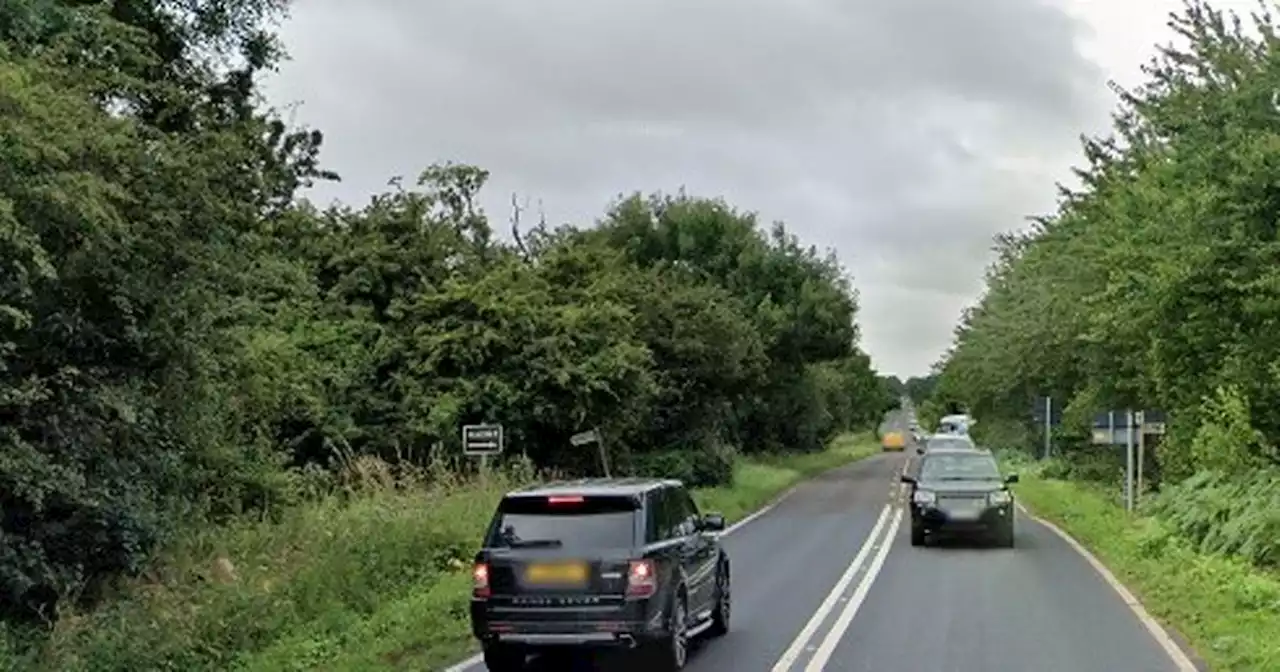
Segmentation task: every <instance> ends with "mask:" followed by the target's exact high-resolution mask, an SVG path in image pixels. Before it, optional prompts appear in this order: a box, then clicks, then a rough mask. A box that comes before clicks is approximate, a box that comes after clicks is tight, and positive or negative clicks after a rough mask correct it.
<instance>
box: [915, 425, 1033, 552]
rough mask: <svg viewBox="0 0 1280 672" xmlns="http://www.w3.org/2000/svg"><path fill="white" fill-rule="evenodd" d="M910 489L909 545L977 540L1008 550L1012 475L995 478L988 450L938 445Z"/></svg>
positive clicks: (923, 462)
mask: <svg viewBox="0 0 1280 672" xmlns="http://www.w3.org/2000/svg"><path fill="white" fill-rule="evenodd" d="M902 482H904V483H909V484H910V485H911V545H912V546H923V545H925V544H926V543H927V542H928V541H929V540H930V539H931V538H932V537H934V536H935V535H943V534H946V535H965V536H981V537H984V538H986V539H990V540H992V541H994V542H995V543H996V544H997V545H999V546H1004V547H1007V548H1012V547H1013V544H1014V537H1013V529H1014V527H1013V519H1014V511H1013V509H1014V507H1013V493H1012V492H1010V491H1009V484H1010V483H1016V482H1018V476H1017V474H1010V475H1009V476H1007V477H1002V476H1001V475H1000V467H999V466H998V465H997V464H996V459H995V457H994V456H992V454H991V453H990V452H989V451H986V450H977V449H973V448H963V447H955V448H953V447H945V448H942V447H939V448H934V449H932V450H929V451H927V452H926V453H925V454H924V456H923V457H922V458H920V466H919V469H918V470H917V472H916V476H914V477H912V476H907V475H905V474H904V475H903V476H902Z"/></svg>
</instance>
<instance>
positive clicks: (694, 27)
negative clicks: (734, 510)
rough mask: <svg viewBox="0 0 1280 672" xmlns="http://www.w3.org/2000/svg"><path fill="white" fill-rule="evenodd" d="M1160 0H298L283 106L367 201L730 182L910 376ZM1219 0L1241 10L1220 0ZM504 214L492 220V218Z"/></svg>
mask: <svg viewBox="0 0 1280 672" xmlns="http://www.w3.org/2000/svg"><path fill="white" fill-rule="evenodd" d="M1179 5H1180V3H1179V2H1177V0H963V1H961V0H787V1H785V2H783V1H779V0H770V1H765V0H700V1H698V2H688V1H687V0H684V1H674V0H538V1H537V2H528V1H521V0H430V1H426V2H409V1H408V0H395V1H392V0H360V1H359V2H356V1H354V0H296V4H295V7H294V10H293V17H292V18H291V19H290V20H289V21H288V22H287V23H286V24H285V25H284V27H283V31H282V33H283V37H284V39H285V41H286V44H287V46H288V48H289V50H290V53H291V55H292V57H293V60H292V61H291V62H290V63H287V64H285V65H284V66H283V67H282V69H281V72H280V74H279V75H278V76H277V77H276V78H275V79H273V80H272V81H271V82H269V85H268V95H269V97H270V99H271V101H272V102H273V103H274V104H275V105H277V106H280V107H283V106H286V105H291V104H298V103H300V105H299V106H298V107H297V108H296V120H297V122H298V123H305V124H307V125H311V126H315V127H318V128H320V129H321V130H323V131H324V132H325V137H326V143H325V152H324V156H325V160H326V163H327V165H328V167H329V168H331V169H334V170H337V171H338V172H339V173H340V174H341V175H342V176H343V182H342V183H341V184H332V185H324V186H323V187H322V188H320V189H318V190H316V192H314V193H312V194H311V196H312V197H313V198H315V199H317V200H319V201H321V202H328V201H329V200H331V199H335V198H337V199H341V200H343V201H346V202H349V203H352V204H362V203H363V202H364V201H365V200H366V199H367V198H368V197H369V195H371V194H373V193H376V192H378V191H381V190H383V189H384V188H385V187H386V183H387V180H388V179H389V178H391V177H393V176H397V175H405V176H407V177H414V176H416V174H417V173H418V171H419V170H421V169H422V168H423V167H425V166H426V165H428V164H430V163H433V162H436V161H443V160H454V161H460V162H466V163H472V164H476V165H479V166H481V167H483V168H486V169H488V170H490V171H492V174H493V177H492V180H491V182H490V187H489V189H488V191H487V194H486V198H485V204H486V208H487V210H488V211H489V214H490V216H491V217H492V218H493V219H496V220H498V221H499V222H503V221H505V220H506V218H507V216H508V214H509V205H508V203H509V201H510V197H511V193H512V192H518V193H520V194H521V195H522V196H528V197H531V198H533V199H535V202H536V200H537V199H541V201H542V202H543V205H544V209H545V212H546V215H547V218H548V220H550V221H551V223H553V224H556V223H561V222H573V223H580V224H589V223H591V222H593V221H594V220H595V219H596V218H597V217H599V216H600V215H601V213H602V212H603V211H604V209H605V207H606V206H607V205H608V203H609V202H610V201H611V200H612V199H613V198H614V197H615V196H617V195H618V194H619V193H622V192H628V193H629V192H632V191H635V190H641V191H645V192H650V191H655V190H662V191H675V190H676V189H678V188H680V187H681V186H684V187H686V188H687V189H688V190H689V191H690V192H691V193H694V194H697V195H706V196H723V197H725V198H726V199H728V200H729V201H730V202H731V203H733V204H734V205H737V206H739V207H741V208H743V209H747V210H752V211H756V212H758V213H759V214H760V217H761V218H762V219H763V220H765V221H770V220H783V221H785V222H786V223H787V225H788V226H789V228H791V230H793V231H794V232H796V233H797V234H798V235H799V236H800V237H801V238H802V239H803V240H804V241H806V242H808V243H812V244H815V245H818V246H820V247H824V248H827V247H830V248H835V249H836V251H837V252H838V253H839V256H840V258H841V260H842V261H843V262H844V264H845V265H846V267H847V268H848V270H849V271H850V273H851V274H852V275H853V277H854V281H855V284H856V285H857V287H858V289H859V291H860V294H861V305H862V308H861V313H860V320H859V321H860V323H861V325H862V333H863V347H864V348H865V349H866V350H867V351H868V352H870V354H871V355H872V357H873V358H874V362H875V365H876V367H877V368H879V369H880V370H881V371H882V372H884V373H892V374H897V375H899V376H902V377H903V378H906V377H907V376H910V375H918V374H923V373H926V372H927V371H928V369H929V367H930V365H931V364H932V363H933V362H934V361H936V360H937V359H938V357H939V356H940V355H941V353H942V352H943V351H944V350H945V349H946V347H947V346H948V345H949V343H950V342H951V338H952V329H953V327H954V324H955V322H956V319H957V317H958V316H959V313H960V311H961V309H962V308H963V307H964V306H965V305H968V304H970V303H972V302H973V301H975V300H976V298H977V297H978V295H979V294H980V292H981V290H982V272H983V269H984V267H985V266H986V264H987V263H988V261H989V258H990V254H989V248H990V245H991V237H992V235H994V234H995V233H997V232H999V231H1004V230H1009V229H1011V228H1018V227H1021V226H1022V225H1023V222H1024V220H1023V218H1024V216H1026V215H1030V214H1038V213H1043V212H1046V211H1048V210H1049V209H1051V208H1052V206H1053V202H1054V197H1055V190H1054V183H1055V181H1060V180H1064V179H1066V178H1067V176H1068V175H1069V168H1070V166H1071V165H1073V164H1075V163H1077V162H1078V158H1079V150H1078V142H1077V136H1078V135H1079V134H1080V133H1081V132H1096V131H1099V130H1102V129H1104V128H1105V127H1106V125H1107V113H1108V112H1109V110H1110V109H1111V107H1112V105H1113V102H1114V101H1113V98H1112V96H1111V94H1110V92H1109V91H1108V89H1107V87H1106V81H1107V80H1108V79H1117V80H1119V81H1120V82H1121V83H1126V84H1130V83H1133V82H1135V81H1136V80H1135V78H1136V77H1137V76H1138V66H1139V65H1140V64H1141V63H1142V62H1143V61H1145V60H1146V59H1147V58H1148V57H1149V56H1150V55H1151V54H1152V53H1153V49H1152V46H1153V44H1154V43H1156V42H1164V41H1167V40H1168V39H1169V37H1171V33H1169V32H1168V31H1167V30H1166V29H1165V28H1164V17H1165V15H1166V13H1167V12H1168V11H1169V10H1170V9H1174V8H1176V7H1178V6H1179ZM1217 6H1219V7H1228V6H1244V7H1245V8H1246V9H1247V8H1249V7H1252V6H1253V5H1252V2H1251V1H1250V0H1224V1H1223V2H1220V3H1218V5H1217ZM501 228H504V229H505V228H506V227H505V226H504V227H501Z"/></svg>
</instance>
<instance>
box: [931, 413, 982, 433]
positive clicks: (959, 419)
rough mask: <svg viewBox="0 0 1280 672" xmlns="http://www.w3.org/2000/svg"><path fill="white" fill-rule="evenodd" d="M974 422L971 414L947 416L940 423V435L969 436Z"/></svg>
mask: <svg viewBox="0 0 1280 672" xmlns="http://www.w3.org/2000/svg"><path fill="white" fill-rule="evenodd" d="M973 423H974V420H973V418H971V417H969V414H967V413H962V414H957V415H947V416H944V417H943V418H942V419H941V420H939V421H938V432H937V433H938V434H962V435H966V436H967V435H968V434H969V428H970V427H972V426H973Z"/></svg>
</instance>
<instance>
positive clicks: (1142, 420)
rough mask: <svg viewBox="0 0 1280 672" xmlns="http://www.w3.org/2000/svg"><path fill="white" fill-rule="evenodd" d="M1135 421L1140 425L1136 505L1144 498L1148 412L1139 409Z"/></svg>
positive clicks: (1134, 499) (1135, 470)
mask: <svg viewBox="0 0 1280 672" xmlns="http://www.w3.org/2000/svg"><path fill="white" fill-rule="evenodd" d="M1134 416H1135V417H1134V422H1135V423H1137V425H1138V466H1137V467H1136V468H1135V469H1134V472H1135V478H1136V480H1137V482H1138V485H1137V487H1136V488H1135V489H1134V494H1133V501H1134V503H1135V505H1136V504H1137V503H1138V502H1140V501H1141V500H1142V460H1143V457H1144V455H1143V453H1145V452H1146V439H1145V437H1146V434H1147V422H1146V420H1147V418H1146V413H1144V412H1143V411H1138V412H1137V413H1135V414H1134Z"/></svg>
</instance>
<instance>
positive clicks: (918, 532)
mask: <svg viewBox="0 0 1280 672" xmlns="http://www.w3.org/2000/svg"><path fill="white" fill-rule="evenodd" d="M911 545H912V546H924V545H926V544H925V538H924V526H923V525H912V526H911Z"/></svg>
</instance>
